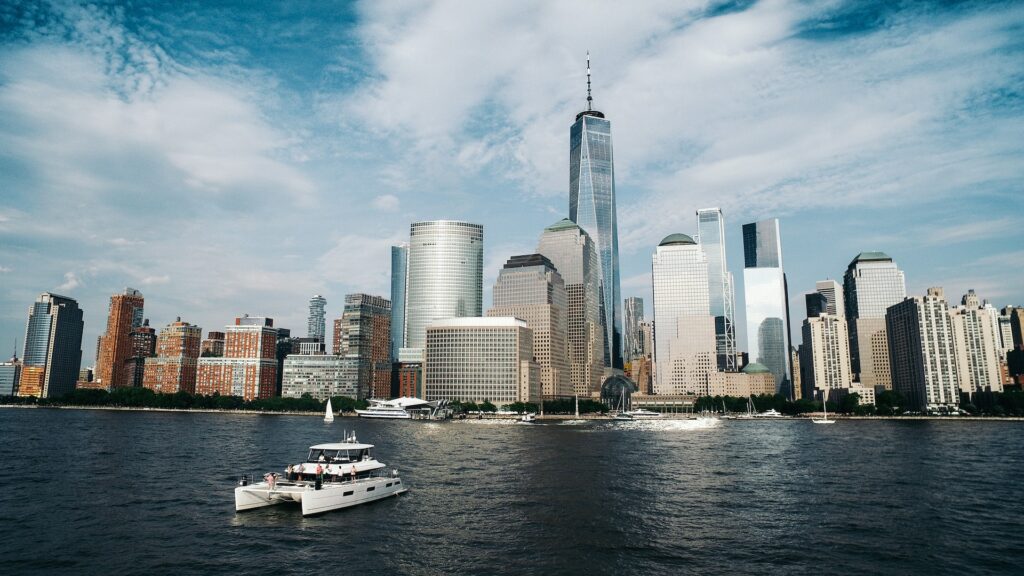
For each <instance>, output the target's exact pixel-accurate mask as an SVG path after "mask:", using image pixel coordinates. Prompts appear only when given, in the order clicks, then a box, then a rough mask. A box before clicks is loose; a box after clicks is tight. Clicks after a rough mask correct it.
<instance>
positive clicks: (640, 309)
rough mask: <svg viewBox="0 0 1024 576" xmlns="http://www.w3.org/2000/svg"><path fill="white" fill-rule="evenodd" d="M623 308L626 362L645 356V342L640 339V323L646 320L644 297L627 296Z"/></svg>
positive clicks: (623, 354) (623, 337)
mask: <svg viewBox="0 0 1024 576" xmlns="http://www.w3.org/2000/svg"><path fill="white" fill-rule="evenodd" d="M622 310H623V312H624V315H623V333H622V342H623V348H622V356H623V359H624V360H625V361H626V362H630V361H632V360H633V359H634V358H640V357H642V356H643V348H642V346H643V342H642V341H641V340H640V323H641V322H643V321H644V299H643V298H637V297H636V296H630V297H629V298H626V302H625V303H624V305H623V307H622Z"/></svg>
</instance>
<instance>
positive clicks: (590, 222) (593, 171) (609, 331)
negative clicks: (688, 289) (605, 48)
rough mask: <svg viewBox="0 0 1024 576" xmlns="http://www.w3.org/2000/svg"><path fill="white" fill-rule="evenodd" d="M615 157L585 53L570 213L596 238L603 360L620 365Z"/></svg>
mask: <svg viewBox="0 0 1024 576" xmlns="http://www.w3.org/2000/svg"><path fill="white" fill-rule="evenodd" d="M614 160H615V159H614V154H613V152H612V125H611V122H609V121H608V119H607V118H605V116H604V114H603V113H601V112H599V111H597V110H594V109H593V98H592V97H591V94H590V57H589V56H588V57H587V109H586V110H584V111H582V112H580V113H579V114H577V115H576V121H575V122H574V123H573V125H572V126H571V127H570V128H569V219H570V220H572V221H573V222H575V223H576V224H577V225H579V227H580V228H582V229H583V230H584V231H586V232H587V234H588V235H589V236H590V238H591V240H592V241H593V242H594V246H595V248H596V251H597V260H598V264H597V265H598V272H597V276H598V290H599V298H600V303H599V311H600V314H601V328H602V329H603V331H604V335H603V343H602V346H603V350H604V359H603V363H604V365H605V366H607V367H610V368H616V369H619V370H621V369H622V309H621V306H622V300H621V296H620V294H621V293H622V290H621V286H620V281H619V232H618V222H617V217H616V212H615V161H614ZM556 266H557V264H556ZM563 276H564V273H563ZM566 282H567V283H568V281H566Z"/></svg>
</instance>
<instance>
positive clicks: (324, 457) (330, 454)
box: [307, 450, 344, 462]
mask: <svg viewBox="0 0 1024 576" xmlns="http://www.w3.org/2000/svg"><path fill="white" fill-rule="evenodd" d="M338 452H339V451H338V450H310V451H309V460H307V462H335V461H336V460H335V459H336V458H337V456H338ZM341 452H344V450H341Z"/></svg>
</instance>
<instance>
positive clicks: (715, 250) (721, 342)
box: [697, 208, 736, 372]
mask: <svg viewBox="0 0 1024 576" xmlns="http://www.w3.org/2000/svg"><path fill="white" fill-rule="evenodd" d="M697 240H698V241H699V242H700V245H701V247H702V248H703V249H704V254H706V255H707V258H708V297H709V302H710V306H711V315H712V316H714V317H715V350H716V355H717V357H718V358H717V364H718V369H719V370H722V371H729V372H735V371H736V325H735V320H734V318H735V316H734V307H735V298H734V292H733V281H732V273H731V272H729V267H728V265H727V264H726V260H725V219H724V218H723V217H722V210H721V209H720V208H707V209H704V210H698V211H697Z"/></svg>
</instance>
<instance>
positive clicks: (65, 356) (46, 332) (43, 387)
mask: <svg viewBox="0 0 1024 576" xmlns="http://www.w3.org/2000/svg"><path fill="white" fill-rule="evenodd" d="M83 327H84V324H83V322H82V310H81V308H79V307H78V302H77V301H75V300H74V299H72V298H68V297H66V296H58V295H56V294H50V293H48V292H47V293H43V294H41V295H40V296H39V298H38V299H37V300H36V301H35V303H33V304H32V306H31V307H30V308H29V313H28V325H27V326H26V330H25V353H24V354H22V356H23V362H24V367H25V373H26V374H29V375H31V376H32V377H31V378H25V379H24V380H23V382H22V386H21V388H20V390H19V392H18V393H19V395H21V396H37V397H40V398H56V397H59V396H61V395H63V394H66V393H67V392H70V391H72V390H74V389H75V382H76V381H77V379H78V370H79V369H80V368H81V364H82V329H83Z"/></svg>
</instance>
